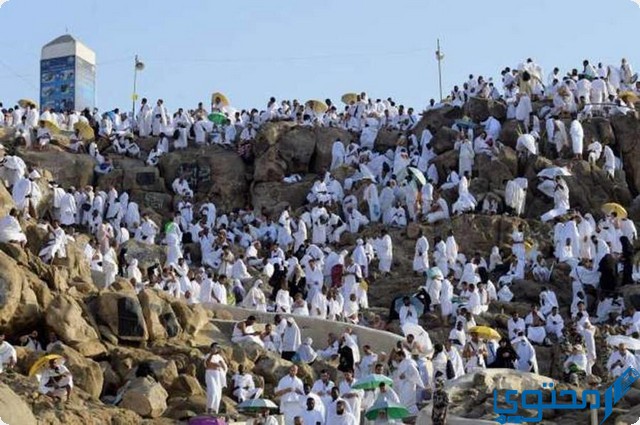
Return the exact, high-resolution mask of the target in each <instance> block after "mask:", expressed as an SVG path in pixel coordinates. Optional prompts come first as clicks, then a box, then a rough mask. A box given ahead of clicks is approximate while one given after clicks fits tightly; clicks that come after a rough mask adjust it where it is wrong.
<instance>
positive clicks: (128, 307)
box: [95, 292, 149, 341]
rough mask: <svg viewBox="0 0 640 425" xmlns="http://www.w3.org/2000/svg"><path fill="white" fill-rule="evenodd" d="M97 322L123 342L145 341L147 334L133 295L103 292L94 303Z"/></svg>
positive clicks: (138, 303) (136, 299) (139, 308)
mask: <svg viewBox="0 0 640 425" xmlns="http://www.w3.org/2000/svg"><path fill="white" fill-rule="evenodd" d="M95 306H96V309H97V310H96V314H97V319H98V321H99V322H102V323H104V324H105V325H106V326H107V327H108V328H109V330H110V331H111V332H112V333H113V335H115V336H116V337H118V339H121V340H124V341H146V340H147V339H148V338H149V332H148V330H147V325H146V322H145V320H144V315H143V313H142V307H141V306H140V302H139V301H138V298H137V297H136V296H135V293H132V294H126V293H115V292H103V293H102V294H100V295H99V296H98V298H97V300H96V301H95Z"/></svg>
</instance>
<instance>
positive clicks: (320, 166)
mask: <svg viewBox="0 0 640 425" xmlns="http://www.w3.org/2000/svg"><path fill="white" fill-rule="evenodd" d="M314 132H315V136H316V150H315V153H314V155H313V157H312V161H311V164H310V167H309V168H310V171H312V172H315V173H319V172H321V171H322V170H328V169H329V167H330V166H331V158H332V156H331V151H332V149H333V143H334V142H335V141H337V140H340V141H341V142H342V144H343V145H344V146H345V149H346V147H347V146H348V145H349V143H351V141H352V139H353V136H352V135H351V133H349V132H348V131H346V130H343V129H340V128H335V127H316V128H315V129H314Z"/></svg>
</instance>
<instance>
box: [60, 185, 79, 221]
mask: <svg viewBox="0 0 640 425" xmlns="http://www.w3.org/2000/svg"><path fill="white" fill-rule="evenodd" d="M77 212H78V209H77V206H76V199H75V197H74V196H73V193H72V191H71V190H70V191H69V192H65V193H64V195H62V198H61V199H60V224H61V225H63V226H73V225H74V224H76V213H77Z"/></svg>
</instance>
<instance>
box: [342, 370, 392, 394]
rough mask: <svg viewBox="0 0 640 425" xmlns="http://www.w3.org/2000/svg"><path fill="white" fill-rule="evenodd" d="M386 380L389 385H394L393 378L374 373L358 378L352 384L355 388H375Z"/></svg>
mask: <svg viewBox="0 0 640 425" xmlns="http://www.w3.org/2000/svg"><path fill="white" fill-rule="evenodd" d="M382 382H384V383H385V385H387V386H388V387H392V386H393V380H392V379H391V378H388V377H386V376H384V375H378V374H375V373H372V374H371V375H367V376H365V377H364V378H360V379H358V380H357V381H356V382H355V383H354V384H353V386H352V388H353V389H355V390H375V389H376V388H378V386H379V385H380V383H382Z"/></svg>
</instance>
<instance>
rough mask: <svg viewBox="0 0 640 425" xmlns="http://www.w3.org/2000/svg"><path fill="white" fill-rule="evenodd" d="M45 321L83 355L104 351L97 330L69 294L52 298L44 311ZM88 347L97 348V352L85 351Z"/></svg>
mask: <svg viewBox="0 0 640 425" xmlns="http://www.w3.org/2000/svg"><path fill="white" fill-rule="evenodd" d="M45 321H46V323H47V326H48V327H49V328H51V329H52V330H53V331H54V332H55V333H56V335H57V336H58V338H60V340H62V341H63V342H64V343H65V344H67V345H69V346H71V347H73V348H75V349H76V350H78V351H80V353H81V354H83V355H85V356H96V355H99V354H102V353H104V352H105V351H106V349H105V348H104V346H103V345H102V344H101V343H100V336H99V335H98V332H97V331H96V330H95V329H94V328H93V327H92V326H91V325H90V324H89V323H88V322H87V320H86V319H85V317H84V314H83V311H82V308H81V307H80V305H79V304H78V302H77V301H76V300H75V299H73V298H72V297H70V296H69V295H66V294H60V295H58V296H56V297H55V298H54V299H53V301H52V302H51V303H50V304H49V307H48V308H47V310H46V312H45ZM89 348H94V349H98V352H87V349H89ZM100 348H101V349H100Z"/></svg>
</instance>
